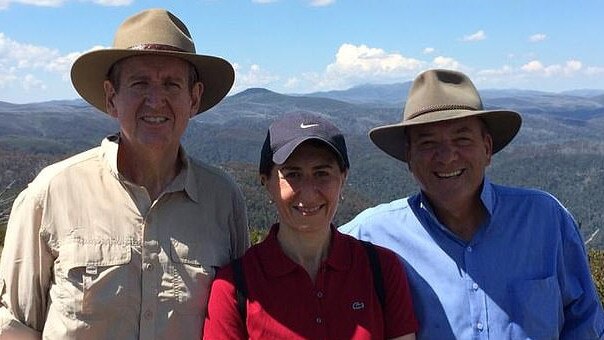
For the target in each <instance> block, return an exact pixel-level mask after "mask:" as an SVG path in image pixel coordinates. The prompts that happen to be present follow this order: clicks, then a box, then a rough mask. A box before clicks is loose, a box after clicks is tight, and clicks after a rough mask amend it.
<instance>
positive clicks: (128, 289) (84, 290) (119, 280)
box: [51, 240, 140, 319]
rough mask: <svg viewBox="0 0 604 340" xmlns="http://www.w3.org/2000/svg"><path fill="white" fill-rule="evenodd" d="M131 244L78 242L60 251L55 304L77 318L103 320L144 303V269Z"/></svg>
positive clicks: (54, 295) (52, 292)
mask: <svg viewBox="0 0 604 340" xmlns="http://www.w3.org/2000/svg"><path fill="white" fill-rule="evenodd" d="M131 260H132V250H131V247H130V245H129V244H127V243H115V242H111V241H107V242H105V241H84V240H74V241H72V242H67V243H66V244H64V245H62V246H61V248H60V255H59V258H58V261H57V263H56V266H55V269H56V270H55V281H56V284H55V285H54V286H53V287H52V288H51V297H52V298H53V301H56V302H58V303H59V304H60V306H61V309H62V310H63V312H64V313H65V314H66V315H67V316H69V317H72V318H77V319H103V318H105V317H107V316H110V315H111V313H112V311H113V313H114V312H115V310H116V307H118V306H123V307H126V306H132V305H138V304H139V302H140V288H137V287H138V286H139V284H138V283H139V280H140V279H139V277H140V270H138V269H137V268H135V267H136V266H134V265H132V264H131Z"/></svg>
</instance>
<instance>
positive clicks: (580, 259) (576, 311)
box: [558, 207, 604, 339]
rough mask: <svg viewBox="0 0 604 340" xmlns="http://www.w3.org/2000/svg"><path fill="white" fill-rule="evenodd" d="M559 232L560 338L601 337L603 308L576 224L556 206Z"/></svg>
mask: <svg viewBox="0 0 604 340" xmlns="http://www.w3.org/2000/svg"><path fill="white" fill-rule="evenodd" d="M559 212H560V213H559V217H558V218H559V219H560V226H561V229H560V230H561V232H562V233H563V235H562V242H563V244H562V259H561V260H562V261H561V262H562V265H563V267H562V268H561V272H562V273H561V279H560V281H561V282H560V284H561V287H560V288H561V292H562V302H563V304H564V307H563V308H564V326H563V328H562V330H561V332H560V338H561V339H604V311H603V310H602V305H601V302H600V301H599V298H598V295H597V292H596V289H595V286H594V283H593V280H592V278H591V274H590V268H589V265H588V263H589V262H588V259H587V254H586V250H585V245H584V243H583V240H582V238H581V235H580V233H579V230H578V227H577V224H576V223H575V220H574V219H573V217H572V216H571V214H570V213H569V212H568V211H567V210H566V209H565V208H563V207H561V209H559Z"/></svg>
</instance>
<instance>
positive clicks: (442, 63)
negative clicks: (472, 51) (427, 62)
mask: <svg viewBox="0 0 604 340" xmlns="http://www.w3.org/2000/svg"><path fill="white" fill-rule="evenodd" d="M432 64H433V65H434V67H437V68H446V69H452V70H459V69H460V68H461V64H460V63H459V62H458V61H457V60H455V59H453V58H448V57H443V56H438V57H436V58H434V60H432Z"/></svg>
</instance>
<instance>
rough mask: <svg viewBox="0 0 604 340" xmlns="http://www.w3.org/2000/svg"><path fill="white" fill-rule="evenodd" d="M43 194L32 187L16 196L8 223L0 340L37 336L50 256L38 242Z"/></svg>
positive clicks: (1, 270) (0, 281) (0, 272)
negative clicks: (2, 339)
mask: <svg viewBox="0 0 604 340" xmlns="http://www.w3.org/2000/svg"><path fill="white" fill-rule="evenodd" d="M43 214H44V193H43V192H41V193H40V192H37V191H36V189H35V186H33V185H31V184H30V187H29V188H27V189H25V190H24V191H23V192H21V194H20V195H19V196H18V197H17V199H16V200H15V202H14V204H13V208H12V211H11V214H10V219H9V221H8V226H7V230H6V238H5V241H4V250H3V252H2V260H1V263H0V286H1V288H2V289H1V296H0V338H5V337H6V338H13V337H15V338H19V339H20V338H21V337H23V338H25V339H29V338H31V339H35V338H39V337H40V336H41V331H42V329H43V328H44V322H45V320H46V311H47V303H48V301H47V292H48V288H49V286H50V280H51V268H52V263H53V256H52V254H51V251H50V249H49V248H48V246H47V243H46V242H45V241H44V240H43V239H42V237H43V236H42V235H43V232H41V221H42V218H43Z"/></svg>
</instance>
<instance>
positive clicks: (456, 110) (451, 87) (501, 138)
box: [369, 70, 522, 162]
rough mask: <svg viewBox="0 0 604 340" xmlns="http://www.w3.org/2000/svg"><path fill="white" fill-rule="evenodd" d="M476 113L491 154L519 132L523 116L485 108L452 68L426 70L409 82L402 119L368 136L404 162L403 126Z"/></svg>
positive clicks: (473, 91)
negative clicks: (483, 129) (488, 141)
mask: <svg viewBox="0 0 604 340" xmlns="http://www.w3.org/2000/svg"><path fill="white" fill-rule="evenodd" d="M472 116H477V117H479V118H480V119H482V120H483V121H484V123H485V125H486V127H487V130H488V131H489V134H490V135H491V137H492V138H493V154H495V153H496V152H498V151H500V150H501V149H503V148H504V147H505V146H506V145H507V144H508V143H509V142H510V141H512V139H513V138H514V136H516V133H518V130H519V129H520V125H521V124H522V118H521V117H520V114H519V113H517V112H514V111H509V110H484V108H483V106H482V101H481V100H480V96H479V95H478V91H477V90H476V87H474V84H472V81H471V80H470V78H468V76H466V75H465V74H463V73H461V72H457V71H451V70H428V71H425V72H423V73H421V74H420V75H419V76H417V78H415V80H414V81H413V84H412V85H411V89H410V90H409V96H408V97H407V102H406V103H405V109H404V110H403V121H402V122H400V123H397V124H392V125H385V126H379V127H376V128H373V129H372V130H371V131H369V138H371V141H372V142H373V143H374V144H375V145H377V146H378V147H379V148H380V149H382V151H384V152H386V153H387V154H389V155H390V156H392V157H394V158H396V159H399V160H401V161H403V162H407V159H406V157H405V156H406V155H405V150H404V141H405V138H406V137H405V127H407V126H411V125H419V124H429V123H434V122H440V121H445V120H452V119H459V118H465V117H472Z"/></svg>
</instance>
